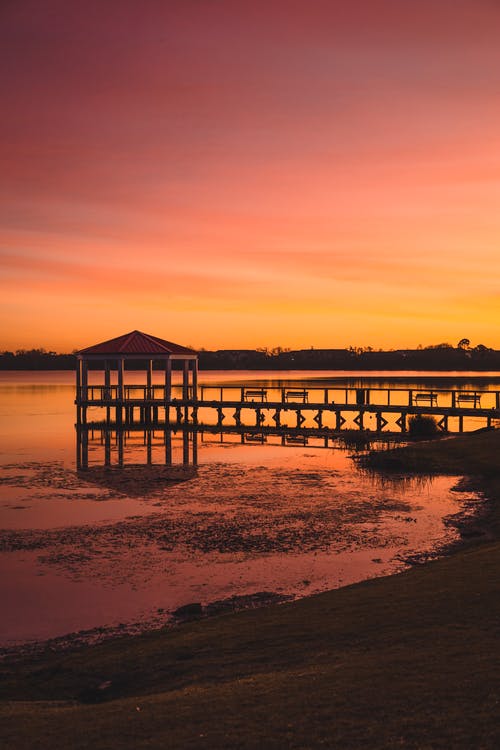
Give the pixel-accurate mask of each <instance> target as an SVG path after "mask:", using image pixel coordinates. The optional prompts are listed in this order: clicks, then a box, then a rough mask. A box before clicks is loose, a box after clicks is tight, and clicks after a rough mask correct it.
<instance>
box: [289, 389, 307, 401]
mask: <svg viewBox="0 0 500 750" xmlns="http://www.w3.org/2000/svg"><path fill="white" fill-rule="evenodd" d="M299 400H300V402H301V403H302V404H306V403H307V402H308V400H309V397H308V393H307V391H306V389H305V388H300V389H297V390H289V391H286V392H285V401H299Z"/></svg>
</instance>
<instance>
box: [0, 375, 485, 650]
mask: <svg viewBox="0 0 500 750" xmlns="http://www.w3.org/2000/svg"><path fill="white" fill-rule="evenodd" d="M91 377H92V374H91ZM158 377H160V375H158ZM142 378H143V376H142V374H138V373H129V372H127V373H126V382H129V383H131V384H133V383H138V382H142ZM200 381H201V383H202V384H204V385H206V386H207V387H208V386H210V385H214V384H215V383H217V384H225V385H228V386H229V385H239V384H242V383H244V384H245V385H247V384H251V383H259V384H260V385H262V384H264V385H266V386H267V387H269V388H271V387H275V388H279V387H281V386H282V385H286V384H288V383H294V384H295V385H297V384H298V383H299V382H300V383H301V384H302V385H306V386H307V385H309V386H314V385H318V384H321V386H322V387H323V385H324V384H325V383H326V384H331V385H332V387H333V386H336V387H341V386H342V384H345V385H346V387H347V385H349V387H358V386H359V387H364V386H367V385H373V384H377V385H378V386H379V387H389V386H390V387H396V386H397V387H407V388H411V387H413V386H415V387H417V388H423V387H429V388H436V387H437V384H442V386H443V387H444V388H451V387H458V388H471V389H477V390H481V391H484V392H488V391H489V390H494V389H499V388H500V376H499V374H498V373H481V375H480V376H477V374H474V373H460V374H457V373H439V374H435V373H370V374H363V373H359V372H356V373H338V372H336V373H324V372H307V373H301V372H295V373H278V372H272V373H266V372H241V371H238V372H225V373H220V372H208V373H207V372H202V373H201V374H200ZM91 382H92V380H91ZM0 420H1V421H0V528H1V529H2V532H1V545H0V564H1V569H2V576H1V579H0V596H1V600H2V603H3V606H2V618H1V622H0V645H1V646H3V647H10V646H14V645H18V644H23V643H28V642H32V641H40V640H44V639H52V638H61V637H63V636H66V635H67V634H69V633H74V632H76V631H85V633H84V637H86V638H88V639H89V640H92V639H98V638H100V637H102V636H105V635H107V634H109V633H112V634H113V633H115V632H136V631H138V630H141V629H145V628H149V627H160V626H162V625H163V624H166V623H168V622H170V621H171V620H172V612H173V611H174V610H176V609H177V608H179V607H182V606H183V605H187V604H191V603H197V604H200V605H202V606H203V607H204V610H205V612H207V613H210V612H218V611H226V610H227V609H237V608H239V607H244V606H257V605H260V604H265V603H268V602H272V601H284V600H287V599H290V598H295V597H302V596H308V595H310V594H313V593H317V592H320V591H324V590H327V589H331V588H334V587H338V586H343V585H347V584H350V583H353V582H356V581H359V580H363V579H365V578H369V577H372V576H380V575H387V574H390V573H394V572H397V571H399V570H402V569H404V568H405V567H407V565H408V564H410V563H411V561H412V560H414V559H418V560H422V559H426V557H429V556H431V557H432V556H433V555H435V554H438V553H439V551H440V550H442V549H443V548H445V547H446V546H447V545H449V544H451V543H453V542H454V541H456V540H457V538H458V532H457V530H456V528H455V526H454V525H453V522H450V519H451V520H452V519H453V517H458V516H459V515H461V516H463V515H464V514H465V515H466V514H470V513H473V512H474V510H475V508H477V505H478V503H479V501H478V499H477V498H476V497H475V496H474V495H472V494H471V493H469V492H464V491H457V482H458V480H459V478H458V477H436V478H432V479H425V480H424V479H422V478H420V479H415V478H413V479H412V478H408V477H399V478H392V479H389V478H387V477H385V478H384V477H378V478H376V477H372V476H370V475H368V474H366V473H364V472H363V471H361V470H360V469H358V468H357V465H356V462H355V461H354V460H353V459H352V455H353V454H355V453H356V451H357V450H359V446H358V445H357V444H356V443H353V444H352V445H351V446H350V445H348V444H347V445H346V443H345V442H344V441H342V440H339V439H335V440H329V441H328V444H327V447H325V442H324V441H321V440H316V441H315V440H314V439H311V440H307V441H306V440H303V441H301V440H295V441H294V440H286V439H284V438H280V437H279V436H272V435H271V436H269V437H266V438H265V440H264V439H261V440H260V439H256V438H255V436H254V438H253V439H252V437H251V436H250V439H249V440H245V439H242V438H241V436H238V435H224V434H221V435H217V434H210V433H207V434H203V435H198V436H197V437H196V441H197V444H196V448H197V450H196V454H197V462H196V465H194V466H193V465H192V461H191V462H190V465H183V456H185V445H183V443H185V441H186V435H185V434H183V433H182V431H178V432H177V433H175V432H174V433H172V434H171V436H170V439H171V445H172V456H173V466H165V465H164V448H163V446H162V443H161V441H160V442H159V443H158V444H156V442H155V436H153V439H152V445H151V447H150V450H151V459H152V460H151V464H150V465H148V464H147V462H146V460H145V450H146V448H145V444H144V441H143V440H142V438H141V436H140V435H139V436H135V437H134V436H133V435H132V436H129V440H128V442H127V443H126V445H125V456H126V461H125V464H126V465H125V467H124V469H123V470H122V469H119V468H118V467H117V466H116V465H115V466H112V467H108V468H107V467H104V466H103V460H102V459H103V452H104V450H105V446H103V444H102V440H101V439H100V436H99V435H96V436H95V440H94V442H91V444H90V447H89V451H90V455H91V458H93V465H92V466H91V468H90V470H89V471H87V472H82V471H80V472H79V471H77V469H76V461H75V455H76V436H75V426H74V423H75V406H74V374H73V373H71V372H22V373H21V372H18V373H16V372H3V373H0ZM189 439H192V438H189ZM113 450H114V448H113ZM90 463H92V462H90Z"/></svg>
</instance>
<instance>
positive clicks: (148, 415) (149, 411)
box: [144, 359, 153, 422]
mask: <svg viewBox="0 0 500 750" xmlns="http://www.w3.org/2000/svg"><path fill="white" fill-rule="evenodd" d="M152 384H153V360H152V359H148V369H147V373H146V401H147V402H149V403H146V405H145V407H144V416H145V420H146V422H151V419H152V416H153V407H152V406H151V403H150V402H151V399H152V398H153V392H152V388H151V386H152Z"/></svg>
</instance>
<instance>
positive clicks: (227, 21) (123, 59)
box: [0, 0, 500, 351]
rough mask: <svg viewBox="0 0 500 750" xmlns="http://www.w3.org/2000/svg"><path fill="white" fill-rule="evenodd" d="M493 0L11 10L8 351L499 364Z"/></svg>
mask: <svg viewBox="0 0 500 750" xmlns="http://www.w3.org/2000/svg"><path fill="white" fill-rule="evenodd" d="M499 40H500V3H498V2H496V0H440V2H436V0H404V2H403V1H402V0H363V1H358V2H356V0H352V2H349V3H348V2H336V1H335V0H307V1H306V0H265V1H263V0H252V1H251V2H250V0H249V1H248V2H247V1H246V0H242V1H241V2H239V1H238V0H168V2H165V1H160V0H143V2H141V3H139V2H138V0H137V1H134V2H131V1H129V0H120V1H118V0H116V2H114V1H113V0H107V1H106V2H104V3H103V2H102V0H100V1H98V0H89V1H87V2H85V3H83V2H82V3H79V4H78V3H68V2H67V0H44V2H43V3H40V2H39V0H30V1H29V0H26V1H25V0H15V1H14V0H4V2H2V3H1V4H0V58H1V84H0V85H1V91H0V93H1V101H2V116H1V118H0V133H1V141H0V149H1V156H0V159H1V165H2V166H1V168H0V254H1V289H0V292H1V294H0V310H1V313H0V314H1V328H0V349H4V348H7V349H17V348H21V347H24V348H31V347H33V346H44V347H46V348H49V349H56V350H59V351H69V350H71V349H74V348H79V347H83V346H87V345H90V344H92V343H95V342H96V341H100V340H103V339H106V338H111V337H113V336H117V335H119V334H121V333H124V332H126V331H128V330H131V329H134V328H138V329H141V330H144V331H147V332H149V333H152V334H154V335H158V336H161V337H164V338H167V339H170V340H173V341H177V342H179V343H181V344H187V345H192V346H195V347H205V348H236V347H241V348H247V347H249V348H250V347H256V346H277V345H281V346H288V347H292V348H302V347H309V346H314V347H318V348H320V347H333V348H336V347H344V346H349V345H357V346H366V345H371V346H374V347H377V348H378V347H386V348H392V347H394V348H397V347H411V346H416V345H418V344H419V343H422V344H424V345H425V344H430V343H439V342H442V341H449V342H450V343H453V344H456V343H457V342H458V340H459V339H461V338H462V337H467V338H469V339H470V340H471V343H472V345H475V344H477V343H484V344H486V345H488V346H493V347H495V348H500V252H499V241H500V211H499V206H500V44H499Z"/></svg>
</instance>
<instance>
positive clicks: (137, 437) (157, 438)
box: [76, 425, 198, 472]
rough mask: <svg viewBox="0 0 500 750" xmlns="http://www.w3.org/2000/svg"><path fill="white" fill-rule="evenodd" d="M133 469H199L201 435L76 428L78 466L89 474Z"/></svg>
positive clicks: (178, 431) (166, 429)
mask: <svg viewBox="0 0 500 750" xmlns="http://www.w3.org/2000/svg"><path fill="white" fill-rule="evenodd" d="M131 464H132V465H136V466H141V465H146V466H152V465H153V464H156V465H164V466H167V467H169V466H170V467H171V466H174V465H181V466H184V467H187V466H192V467H196V466H197V465H198V431H197V430H195V429H186V428H182V427H179V428H178V429H173V428H171V427H170V426H168V425H164V426H163V428H162V429H158V428H153V427H151V428H144V427H133V426H132V427H131V426H127V427H118V426H116V425H113V426H109V427H99V428H96V427H92V426H91V425H77V426H76V466H77V470H78V471H79V472H88V471H90V469H93V468H94V467H96V466H105V467H114V468H120V469H127V470H130V468H131Z"/></svg>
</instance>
